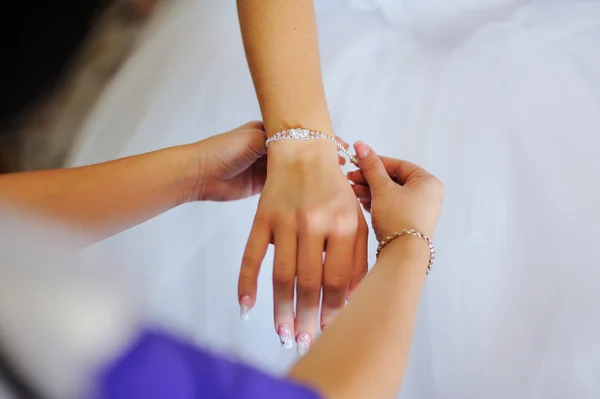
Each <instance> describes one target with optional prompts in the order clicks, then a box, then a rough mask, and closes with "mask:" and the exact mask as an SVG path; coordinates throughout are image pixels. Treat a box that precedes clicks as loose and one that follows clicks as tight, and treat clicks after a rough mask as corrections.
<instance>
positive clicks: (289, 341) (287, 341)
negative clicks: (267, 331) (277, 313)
mask: <svg viewBox="0 0 600 399" xmlns="http://www.w3.org/2000/svg"><path fill="white" fill-rule="evenodd" d="M277 333H278V334H279V342H281V346H283V347H284V348H285V349H290V348H291V347H292V346H294V340H293V337H292V331H291V330H290V328H289V327H288V325H287V324H282V325H280V326H279V329H278V330H277Z"/></svg>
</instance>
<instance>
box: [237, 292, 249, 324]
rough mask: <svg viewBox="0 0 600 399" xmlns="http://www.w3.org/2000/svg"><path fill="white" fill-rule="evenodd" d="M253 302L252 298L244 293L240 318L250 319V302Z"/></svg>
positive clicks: (241, 300)
mask: <svg viewBox="0 0 600 399" xmlns="http://www.w3.org/2000/svg"><path fill="white" fill-rule="evenodd" d="M251 303H252V299H250V296H248V295H244V296H243V297H242V299H240V318H241V319H242V320H244V321H248V320H249V319H250V304H251Z"/></svg>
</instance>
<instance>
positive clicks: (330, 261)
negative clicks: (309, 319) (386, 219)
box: [321, 219, 358, 329]
mask: <svg viewBox="0 0 600 399" xmlns="http://www.w3.org/2000/svg"><path fill="white" fill-rule="evenodd" d="M336 224H338V225H337V226H334V234H332V235H330V236H329V237H327V248H326V255H325V266H324V268H323V301H322V307H321V328H322V329H324V328H325V327H326V326H328V325H330V324H331V322H332V321H333V319H334V318H335V316H336V315H337V313H338V312H339V311H340V309H341V308H342V307H343V306H344V304H345V302H346V294H347V292H348V284H349V283H350V279H351V277H352V271H353V269H354V267H353V266H354V256H353V255H354V244H355V242H356V230H357V224H358V220H357V219H355V220H354V221H352V223H351V224H349V223H347V221H345V220H343V219H341V222H336Z"/></svg>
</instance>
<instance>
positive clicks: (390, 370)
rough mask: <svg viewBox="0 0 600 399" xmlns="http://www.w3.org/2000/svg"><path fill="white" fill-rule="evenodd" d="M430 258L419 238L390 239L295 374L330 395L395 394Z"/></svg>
mask: <svg viewBox="0 0 600 399" xmlns="http://www.w3.org/2000/svg"><path fill="white" fill-rule="evenodd" d="M392 245H394V248H393V249H392V248H391V246H392ZM427 257H428V254H427V251H426V250H425V247H424V244H423V242H420V240H419V239H417V238H414V237H403V238H401V239H400V241H398V242H397V243H393V244H390V248H389V250H388V252H387V253H385V255H382V256H381V258H380V259H379V261H378V262H377V264H376V265H375V267H374V269H373V271H372V272H371V273H370V274H369V276H368V277H367V278H366V279H365V280H364V281H363V283H362V284H361V285H360V286H359V287H358V288H357V290H356V293H355V294H354V295H353V296H352V300H351V301H350V302H349V304H348V306H347V307H346V309H344V311H343V312H341V314H340V315H339V316H338V318H337V319H336V321H335V322H334V323H333V324H332V325H331V327H329V329H328V330H327V331H326V332H325V333H324V334H323V335H322V337H321V338H320V339H319V340H318V341H317V342H316V343H315V344H314V347H313V349H312V351H311V352H309V354H308V355H306V357H304V358H303V359H301V360H300V361H299V362H298V364H297V365H296V366H295V367H294V368H293V369H292V371H291V372H290V376H291V377H292V378H294V379H297V380H300V381H304V382H306V383H307V384H308V385H311V386H313V387H315V388H317V389H319V390H320V391H321V392H322V393H323V394H324V396H325V397H326V398H344V399H350V398H368V397H372V398H382V399H385V398H393V397H395V395H396V394H397V391H398V389H399V387H400V384H401V382H402V379H403V376H404V371H405V369H406V363H407V360H408V354H409V350H410V344H411V339H412V331H413V326H414V321H415V315H416V311H417V305H418V303H419V299H420V296H421V292H422V290H423V282H424V274H425V268H424V266H425V265H427Z"/></svg>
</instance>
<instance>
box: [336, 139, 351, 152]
mask: <svg viewBox="0 0 600 399" xmlns="http://www.w3.org/2000/svg"><path fill="white" fill-rule="evenodd" d="M335 139H336V140H337V142H338V143H340V144H341V145H342V146H343V147H344V148H345V149H348V148H349V147H350V144H348V143H346V142H345V141H344V140H343V139H342V138H341V137H339V136H335Z"/></svg>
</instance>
